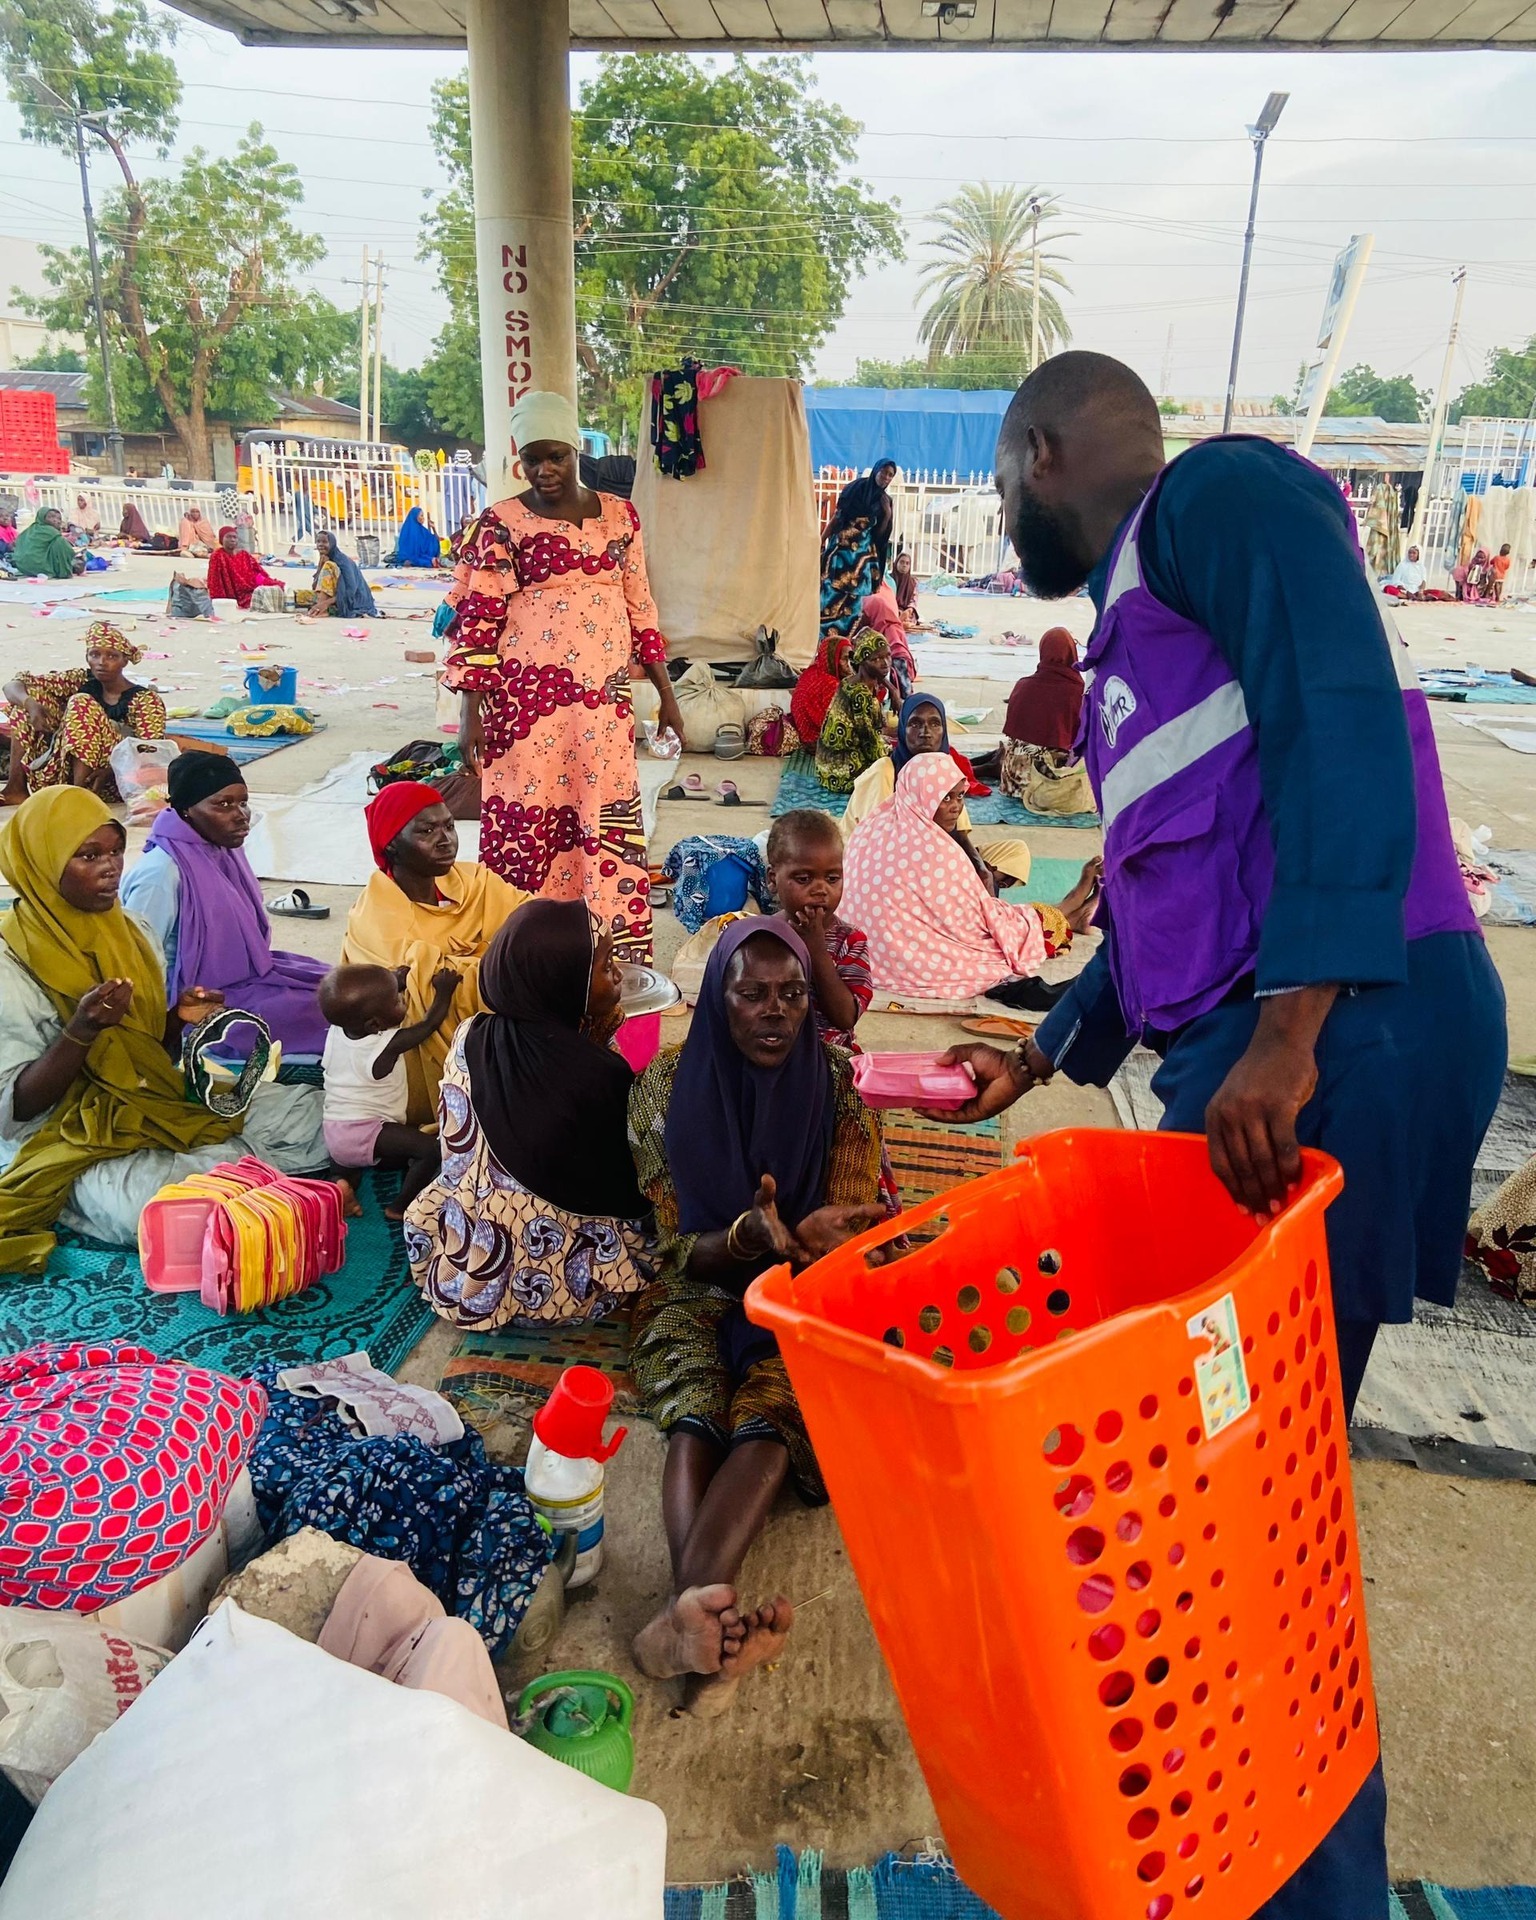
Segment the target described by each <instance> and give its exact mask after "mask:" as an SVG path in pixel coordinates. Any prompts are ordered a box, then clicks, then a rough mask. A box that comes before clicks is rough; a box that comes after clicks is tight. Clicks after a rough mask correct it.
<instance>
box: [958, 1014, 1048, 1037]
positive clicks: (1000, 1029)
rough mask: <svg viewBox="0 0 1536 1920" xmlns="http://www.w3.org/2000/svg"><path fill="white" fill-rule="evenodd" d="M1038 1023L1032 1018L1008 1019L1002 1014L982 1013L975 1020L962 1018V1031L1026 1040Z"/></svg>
mask: <svg viewBox="0 0 1536 1920" xmlns="http://www.w3.org/2000/svg"><path fill="white" fill-rule="evenodd" d="M1037 1025H1038V1022H1037V1021H1034V1020H1009V1019H1007V1018H1006V1017H1005V1016H1004V1015H1003V1014H1000V1013H999V1014H984V1015H983V1016H982V1017H981V1018H980V1019H977V1020H962V1021H961V1022H960V1031H961V1032H962V1033H979V1034H981V1035H983V1036H984V1037H985V1038H987V1039H989V1040H1026V1039H1028V1037H1029V1036H1030V1034H1032V1033H1033V1032H1034V1030H1035V1027H1036V1026H1037Z"/></svg>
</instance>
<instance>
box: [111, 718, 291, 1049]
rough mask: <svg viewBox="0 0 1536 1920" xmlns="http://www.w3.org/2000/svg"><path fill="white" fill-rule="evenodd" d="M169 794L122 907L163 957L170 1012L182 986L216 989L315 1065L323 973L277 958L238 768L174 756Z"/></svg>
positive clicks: (224, 760) (216, 756)
mask: <svg viewBox="0 0 1536 1920" xmlns="http://www.w3.org/2000/svg"><path fill="white" fill-rule="evenodd" d="M167 791H168V793H169V796H170V805H169V806H168V807H167V808H166V809H165V811H164V812H163V813H162V814H161V815H160V817H159V819H158V820H156V822H155V825H154V830H153V831H152V832H151V834H150V836H149V839H148V840H147V841H146V843H145V847H144V855H143V858H142V859H141V860H140V861H139V862H138V864H137V865H136V866H135V867H134V869H133V871H132V872H131V873H130V874H129V875H128V878H127V879H126V880H125V881H124V882H123V889H122V902H123V905H124V907H125V908H127V910H128V911H129V912H130V913H131V914H133V915H135V916H136V917H137V918H138V919H139V920H141V921H143V922H144V924H145V925H146V927H147V928H148V929H149V931H150V932H151V933H153V935H154V936H155V939H156V940H157V941H158V943H159V946H160V950H161V952H162V953H163V954H164V955H165V980H166V992H167V994H168V995H169V997H170V1004H171V1005H172V1006H174V1005H175V1004H176V999H177V996H178V994H179V993H180V992H181V990H182V988H183V986H198V987H207V988H210V989H211V990H213V991H214V992H217V993H221V994H223V996H224V1002H225V1005H226V1006H230V1007H238V1008H240V1010H241V1011H242V1012H244V1013H254V1014H256V1015H258V1016H259V1017H260V1018H261V1019H262V1020H264V1021H265V1022H266V1024H267V1026H268V1027H269V1028H270V1029H271V1032H272V1035H273V1037H274V1038H275V1039H278V1040H281V1041H282V1043H283V1051H284V1053H286V1054H288V1055H290V1056H292V1055H295V1054H297V1055H305V1054H309V1055H314V1056H316V1057H318V1056H319V1054H320V1053H321V1052H322V1050H323V1049H324V1046H325V1035H326V1025H325V1021H324V1019H323V1018H322V1017H321V1013H320V1005H319V1002H318V1000H317V999H316V997H315V990H316V988H317V987H318V986H319V985H320V982H321V981H322V980H323V979H324V978H325V975H326V972H327V967H326V964H325V962H324V961H323V960H311V959H310V958H309V956H308V955H307V954H302V953H284V952H282V951H281V950H278V951H274V950H273V946H272V929H271V926H270V925H269V924H268V921H267V914H266V909H265V907H264V906H263V905H262V900H261V888H260V886H259V885H258V884H257V880H256V875H255V874H254V872H252V870H251V863H250V861H249V860H247V859H246V857H245V854H244V852H243V851H242V849H243V847H244V845H245V841H246V838H247V836H248V835H249V833H250V831H251V809H250V795H249V793H248V792H247V791H246V785H245V781H244V780H243V779H242V777H241V774H240V769H239V767H238V766H236V764H235V762H234V761H233V760H231V759H230V758H229V757H228V755H227V754H222V753H182V754H178V755H177V757H176V758H175V759H174V760H173V761H172V762H171V766H170V772H169V775H168V777H167ZM238 1031H239V1029H237V1030H236V1032H237V1033H238Z"/></svg>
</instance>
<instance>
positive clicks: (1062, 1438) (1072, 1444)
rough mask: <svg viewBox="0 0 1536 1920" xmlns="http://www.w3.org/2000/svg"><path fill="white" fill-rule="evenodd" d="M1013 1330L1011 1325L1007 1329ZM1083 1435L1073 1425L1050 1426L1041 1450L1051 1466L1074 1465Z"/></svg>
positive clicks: (1081, 1454)
mask: <svg viewBox="0 0 1536 1920" xmlns="http://www.w3.org/2000/svg"><path fill="white" fill-rule="evenodd" d="M1008 1331H1009V1332H1010V1333H1012V1332H1013V1331H1014V1329H1013V1328H1012V1327H1010V1328H1009V1329H1008ZM1083 1444H1084V1443H1083V1436H1082V1434H1081V1433H1080V1432H1079V1431H1078V1429H1077V1428H1076V1427H1074V1426H1070V1425H1062V1426H1059V1427H1052V1428H1051V1430H1050V1432H1049V1433H1048V1434H1047V1435H1046V1436H1045V1441H1044V1444H1043V1446H1042V1448H1041V1451H1042V1452H1043V1453H1044V1454H1045V1457H1046V1459H1047V1460H1049V1461H1050V1463H1051V1465H1052V1466H1053V1467H1075V1466H1076V1465H1077V1463H1078V1461H1079V1460H1080V1459H1081V1458H1082V1457H1083Z"/></svg>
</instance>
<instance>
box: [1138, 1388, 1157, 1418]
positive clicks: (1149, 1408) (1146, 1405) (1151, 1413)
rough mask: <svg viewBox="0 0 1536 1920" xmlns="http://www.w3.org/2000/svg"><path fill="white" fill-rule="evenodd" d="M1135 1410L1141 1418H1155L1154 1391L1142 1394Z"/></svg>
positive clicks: (1155, 1401)
mask: <svg viewBox="0 0 1536 1920" xmlns="http://www.w3.org/2000/svg"><path fill="white" fill-rule="evenodd" d="M1137 1411H1138V1412H1139V1413H1140V1415H1141V1417H1142V1419H1143V1420H1155V1419H1156V1418H1157V1395H1156V1394H1155V1393H1148V1394H1144V1395H1143V1396H1142V1401H1141V1405H1140V1407H1139V1408H1138V1409H1137Z"/></svg>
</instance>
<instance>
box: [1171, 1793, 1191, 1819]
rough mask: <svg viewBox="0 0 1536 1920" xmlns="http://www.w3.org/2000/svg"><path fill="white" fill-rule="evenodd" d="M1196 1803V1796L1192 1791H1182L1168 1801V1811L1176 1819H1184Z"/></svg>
mask: <svg viewBox="0 0 1536 1920" xmlns="http://www.w3.org/2000/svg"><path fill="white" fill-rule="evenodd" d="M1194 1804H1195V1796H1194V1795H1193V1794H1192V1793H1187V1792H1183V1791H1181V1792H1179V1793H1176V1794H1175V1795H1174V1796H1173V1798H1172V1799H1171V1800H1170V1801H1169V1802H1168V1811H1169V1812H1170V1813H1171V1814H1172V1815H1173V1817H1174V1818H1175V1819H1176V1820H1182V1819H1183V1818H1184V1816H1185V1814H1186V1813H1188V1812H1189V1810H1190V1808H1191V1807H1192V1806H1193V1805H1194Z"/></svg>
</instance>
